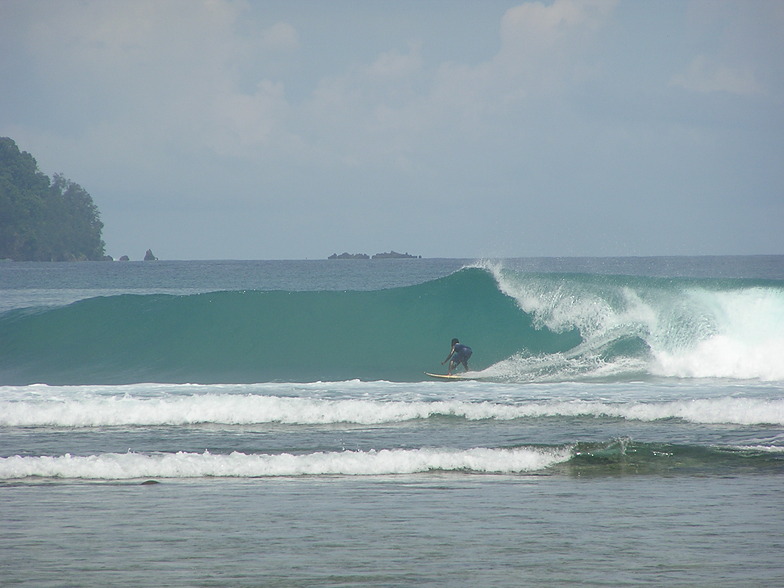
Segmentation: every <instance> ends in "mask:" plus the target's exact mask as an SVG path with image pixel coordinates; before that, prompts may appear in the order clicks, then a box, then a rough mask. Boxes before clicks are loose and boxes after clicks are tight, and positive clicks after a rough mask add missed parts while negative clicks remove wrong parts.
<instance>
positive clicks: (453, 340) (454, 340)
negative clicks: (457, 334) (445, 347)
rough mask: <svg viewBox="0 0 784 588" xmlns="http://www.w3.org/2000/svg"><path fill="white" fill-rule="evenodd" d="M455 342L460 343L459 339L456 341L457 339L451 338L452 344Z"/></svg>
mask: <svg viewBox="0 0 784 588" xmlns="http://www.w3.org/2000/svg"><path fill="white" fill-rule="evenodd" d="M455 343H460V341H458V340H457V339H452V345H454V344H455Z"/></svg>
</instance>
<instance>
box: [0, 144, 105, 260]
mask: <svg viewBox="0 0 784 588" xmlns="http://www.w3.org/2000/svg"><path fill="white" fill-rule="evenodd" d="M102 230H103V223H102V222H101V220H100V213H99V212H98V208H97V207H96V206H95V203H94V202H93V199H92V197H91V196H90V195H89V194H88V193H87V191H86V190H85V189H84V188H82V187H81V186H80V185H79V184H76V183H74V182H71V181H70V180H68V179H66V178H65V177H63V176H62V175H60V174H55V176H54V179H53V180H52V181H50V180H49V178H48V177H47V176H46V175H44V174H42V173H41V172H40V171H39V170H38V164H37V163H36V161H35V159H34V158H33V156H32V155H30V154H29V153H27V152H20V151H19V148H18V147H17V146H16V143H15V142H14V141H13V140H11V139H9V138H8V137H2V138H0V258H3V259H13V260H17V261H76V260H100V259H103V258H104V251H105V247H106V246H105V244H104V242H103V240H102V239H101V231H102Z"/></svg>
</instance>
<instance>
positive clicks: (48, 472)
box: [0, 448, 572, 480]
mask: <svg viewBox="0 0 784 588" xmlns="http://www.w3.org/2000/svg"><path fill="white" fill-rule="evenodd" d="M571 455H572V451H571V448H558V449H534V448H513V449H488V448H474V449H468V450H449V449H383V450H380V451H342V452H324V453H311V454H306V455H293V454H288V453H284V454H278V455H267V454H261V455H259V454H256V455H247V454H244V453H239V452H235V453H231V454H229V455H212V454H210V453H208V452H204V453H202V454H197V453H185V452H178V453H167V454H154V455H145V454H138V453H127V454H116V453H107V454H102V455H90V456H72V455H69V454H66V455H63V456H54V457H52V456H42V457H22V456H13V457H7V458H0V480H13V479H23V478H31V477H36V478H67V479H73V478H77V479H87V480H132V479H141V478H205V477H229V478H257V477H274V476H317V475H346V476H379V475H393V474H416V473H423V472H431V471H442V472H449V471H459V472H473V473H494V474H514V473H523V472H532V471H537V470H542V469H545V468H547V467H549V466H551V465H553V464H555V463H558V462H562V461H566V460H568V459H570V458H571Z"/></svg>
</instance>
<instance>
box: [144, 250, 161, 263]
mask: <svg viewBox="0 0 784 588" xmlns="http://www.w3.org/2000/svg"><path fill="white" fill-rule="evenodd" d="M144 261H158V258H157V257H155V255H153V253H152V249H148V250H147V253H145V254H144Z"/></svg>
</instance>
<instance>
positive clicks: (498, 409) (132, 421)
mask: <svg viewBox="0 0 784 588" xmlns="http://www.w3.org/2000/svg"><path fill="white" fill-rule="evenodd" d="M561 416H568V417H579V416H586V417H601V416H604V417H610V418H619V419H628V420H638V421H655V420H662V419H670V418H677V419H682V420H686V421H689V422H694V423H706V424H715V423H728V424H741V425H752V424H773V425H784V399H776V400H770V399H759V398H739V397H735V396H730V397H721V398H696V399H691V400H688V401H686V400H684V401H681V400H676V401H666V402H662V401H658V402H653V401H650V402H635V401H626V402H605V401H591V400H570V401H560V400H548V401H511V402H508V403H500V402H490V401H464V400H457V399H451V400H434V401H378V400H361V399H352V400H325V399H318V398H291V397H279V396H266V395H253V394H248V395H238V394H209V393H208V394H196V395H188V396H181V395H178V396H165V397H159V398H135V397H132V396H129V395H124V396H115V397H108V398H106V397H94V396H86V397H80V398H78V399H57V400H34V401H30V400H26V401H0V426H15V427H106V426H183V425H197V424H201V423H212V424H222V425H254V424H265V423H281V424H289V425H328V424H337V423H353V424H361V425H373V424H382V423H396V422H404V421H410V420H415V419H427V418H431V417H458V418H464V419H466V420H483V419H493V420H513V419H520V418H543V417H561Z"/></svg>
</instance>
